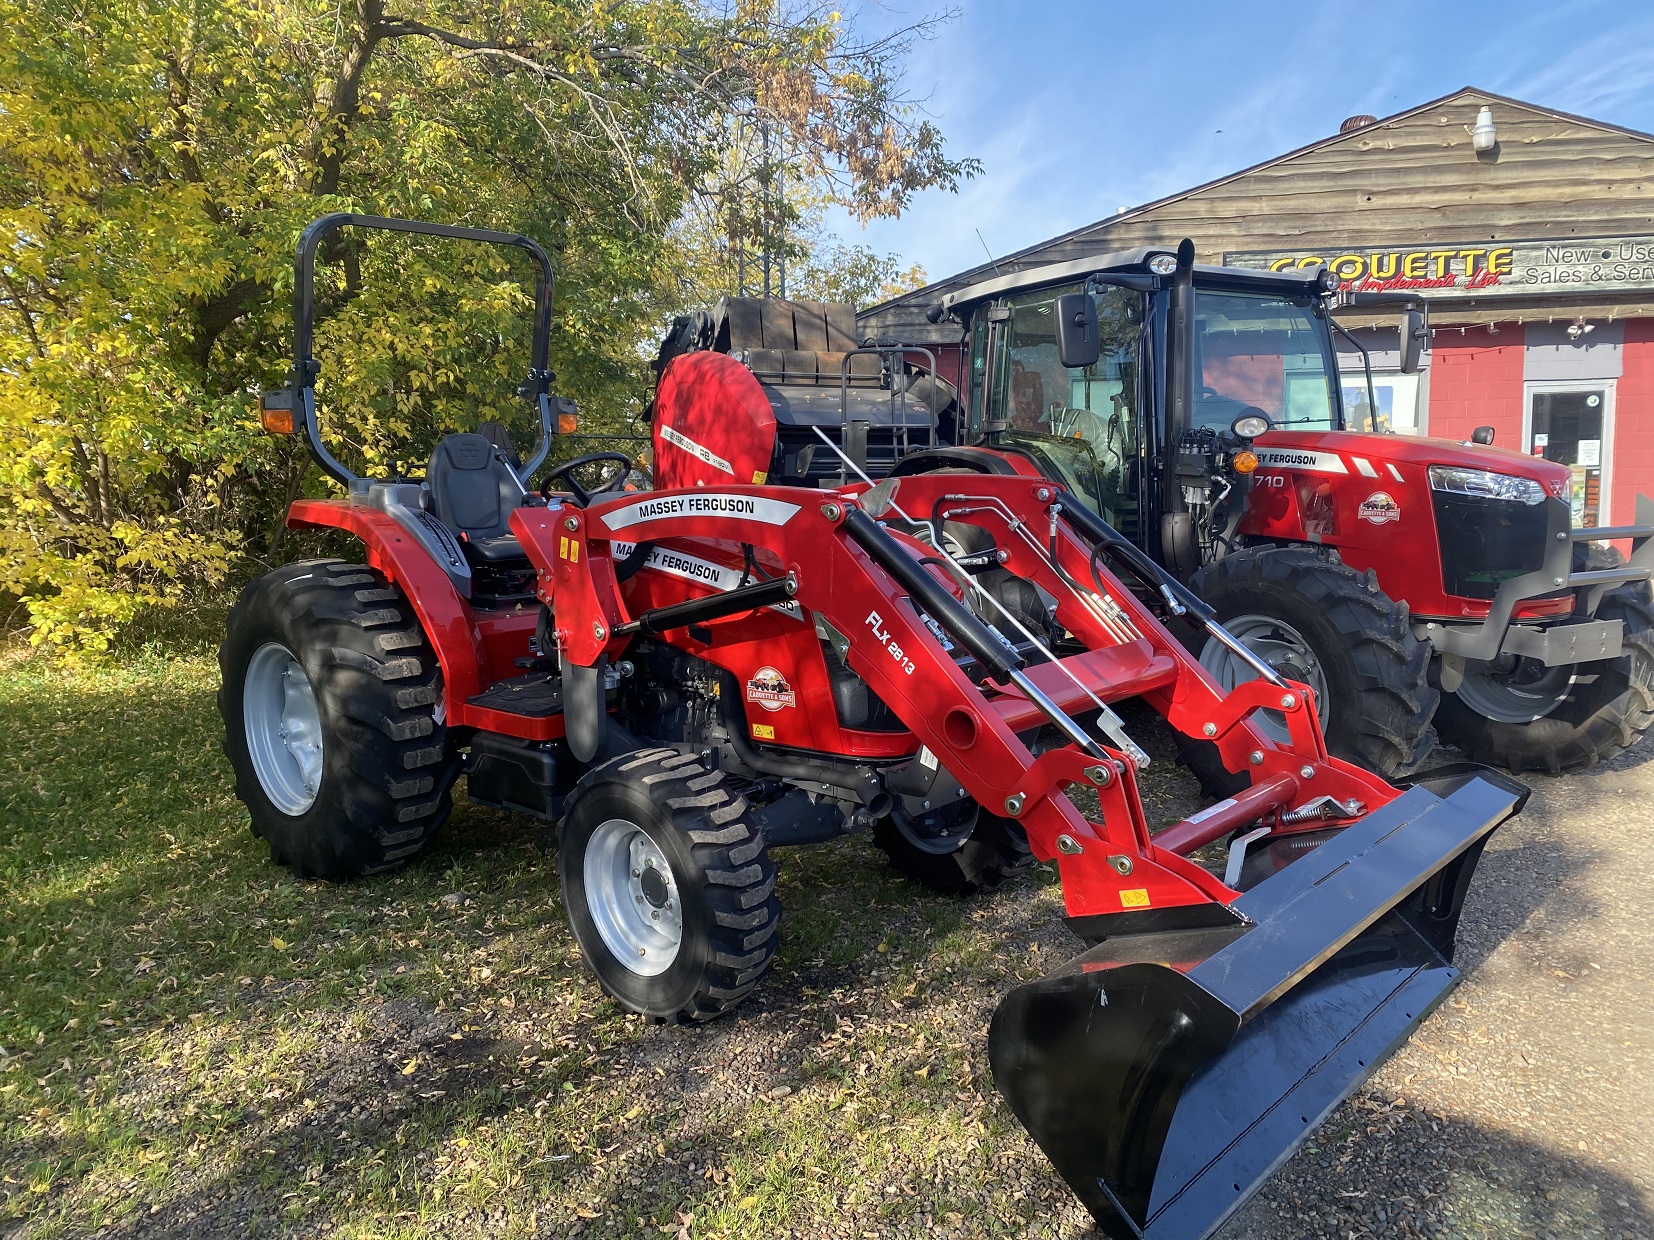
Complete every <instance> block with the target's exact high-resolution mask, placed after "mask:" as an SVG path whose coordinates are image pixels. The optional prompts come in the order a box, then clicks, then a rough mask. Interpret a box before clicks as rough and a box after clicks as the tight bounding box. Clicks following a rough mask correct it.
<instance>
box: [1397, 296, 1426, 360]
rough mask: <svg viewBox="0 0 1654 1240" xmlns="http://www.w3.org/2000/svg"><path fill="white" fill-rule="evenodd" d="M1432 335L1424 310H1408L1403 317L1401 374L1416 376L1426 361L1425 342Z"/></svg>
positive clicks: (1403, 313)
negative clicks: (1426, 322)
mask: <svg viewBox="0 0 1654 1240" xmlns="http://www.w3.org/2000/svg"><path fill="white" fill-rule="evenodd" d="M1429 334H1430V329H1429V328H1428V327H1426V326H1425V322H1424V312H1423V311H1422V310H1406V311H1403V312H1402V316H1401V373H1402V374H1404V375H1416V374H1418V372H1419V363H1420V362H1422V361H1423V360H1424V341H1425V337H1427V336H1428V335H1429Z"/></svg>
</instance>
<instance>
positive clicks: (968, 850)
mask: <svg viewBox="0 0 1654 1240" xmlns="http://www.w3.org/2000/svg"><path fill="white" fill-rule="evenodd" d="M959 804H960V806H961V807H962V808H963V809H964V810H966V811H974V815H972V816H969V817H965V818H962V819H961V818H959V817H957V816H953V821H952V822H951V825H949V824H948V823H945V822H941V821H940V820H941V818H942V815H941V814H938V815H935V816H934V817H936V818H937V819H938V821H937V822H931V821H929V818H930V817H931V816H927V818H926V819H925V820H922V821H919V822H915V821H913V820H912V819H909V818H907V817H906V816H905V815H903V814H902V812H901V811H900V810H896V811H894V812H892V813H891V814H890V815H888V816H887V817H884V818H881V819H880V820H879V821H878V822H877V823H876V824H874V827H873V843H875V844H876V845H878V847H879V848H880V849H882V850H883V852H884V854H885V856H887V857H888V858H890V864H891V867H892V868H893V869H895V870H896V871H897V872H899V873H901V874H903V875H906V876H907V877H908V878H911V879H912V880H913V881H914V882H916V883H918V884H920V885H921V886H924V887H929V888H930V889H931V890H932V891H939V892H941V893H943V894H944V895H950V896H967V895H974V894H976V893H977V892H979V891H992V890H993V889H994V888H995V887H998V886H999V885H1000V884H1001V883H1003V882H1005V881H1006V880H1007V879H1009V878H1014V877H1016V876H1017V875H1018V874H1022V873H1025V872H1027V870H1029V869H1030V868H1031V867H1032V866H1033V864H1034V854H1033V852H1032V851H1031V850H1030V849H1029V847H1028V835H1027V833H1026V832H1025V831H1024V830H1023V829H1022V824H1021V823H1018V822H1015V821H1014V820H1012V819H1010V818H1001V817H1000V816H999V815H997V814H990V813H989V812H988V811H987V810H985V809H979V808H977V806H975V805H974V804H973V803H971V802H970V801H963V802H960V803H959Z"/></svg>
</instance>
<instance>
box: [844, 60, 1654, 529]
mask: <svg viewBox="0 0 1654 1240" xmlns="http://www.w3.org/2000/svg"><path fill="white" fill-rule="evenodd" d="M1185 237H1187V238H1189V239H1191V240H1192V241H1193V242H1194V244H1195V258H1196V261H1197V262H1199V263H1210V264H1217V263H1222V264H1227V265H1229V266H1237V267H1256V268H1264V269H1273V270H1281V269H1285V268H1289V267H1313V266H1317V265H1321V264H1325V265H1326V266H1327V267H1329V268H1330V269H1331V270H1332V272H1333V273H1334V274H1335V275H1337V276H1338V277H1339V278H1340V280H1341V281H1342V282H1343V286H1344V287H1345V288H1347V289H1351V290H1356V291H1394V290H1407V291H1412V292H1416V293H1418V294H1419V295H1420V296H1422V297H1423V298H1424V299H1425V300H1426V302H1427V303H1428V308H1429V315H1430V324H1431V333H1430V342H1429V347H1428V349H1427V351H1426V353H1425V358H1424V365H1423V367H1422V369H1421V370H1420V371H1419V372H1418V373H1417V374H1403V373H1401V371H1400V369H1399V367H1398V361H1399V349H1398V332H1397V328H1396V319H1395V317H1394V315H1393V314H1389V315H1385V314H1380V313H1378V312H1369V313H1368V315H1367V316H1366V317H1365V318H1363V317H1361V316H1359V315H1352V314H1351V313H1349V312H1346V313H1344V314H1341V315H1340V321H1341V322H1343V323H1344V324H1345V325H1346V326H1348V327H1350V328H1351V329H1352V334H1354V335H1355V336H1356V337H1357V338H1358V339H1360V340H1361V341H1362V343H1363V344H1364V345H1365V346H1366V348H1367V351H1368V356H1369V357H1370V359H1371V363H1372V366H1373V397H1374V399H1375V400H1376V403H1377V409H1376V417H1377V420H1378V421H1379V423H1380V425H1384V424H1387V425H1388V426H1389V427H1390V428H1391V429H1393V430H1396V431H1398V432H1401V433H1405V434H1420V435H1434V436H1439V437H1442V438H1450V439H1459V440H1463V439H1468V438H1470V436H1471V434H1472V431H1473V430H1474V429H1475V428H1476V427H1480V426H1491V427H1492V428H1493V432H1494V442H1495V443H1496V444H1497V445H1499V446H1501V447H1508V448H1515V449H1518V450H1520V451H1524V452H1530V453H1533V454H1535V455H1542V456H1545V457H1547V458H1549V459H1550V460H1553V461H1559V462H1563V463H1566V464H1568V465H1569V466H1571V467H1572V468H1573V471H1574V494H1573V506H1574V510H1575V519H1576V521H1578V522H1579V523H1580V524H1584V525H1621V524H1628V523H1630V522H1631V521H1632V520H1633V511H1634V508H1635V500H1636V496H1637V494H1638V492H1639V491H1640V492H1643V493H1647V494H1651V495H1654V136H1651V135H1649V134H1644V133H1638V132H1636V131H1634V130H1629V129H1623V128H1620V127H1618V126H1615V125H1610V124H1607V123H1605V122H1602V121H1596V120H1591V119H1588V118H1585V117H1580V116H1572V115H1569V114H1567V113H1563V112H1557V111H1554V110H1552V109H1549V108H1545V107H1542V106H1540V105H1538V104H1532V103H1524V102H1522V101H1520V100H1516V99H1507V98H1505V97H1503V96H1500V95H1494V94H1490V93H1489V92H1487V91H1482V90H1475V89H1471V88H1468V87H1467V88H1466V89H1464V90H1460V91H1457V92H1455V93H1453V94H1451V95H1448V96H1447V97H1445V98H1442V99H1438V100H1435V101H1433V102H1431V103H1427V104H1423V105H1421V106H1419V107H1416V108H1411V109H1409V110H1407V111H1405V112H1401V113H1398V114H1396V115H1395V116H1390V117H1386V118H1383V119H1377V118H1374V117H1370V116H1354V117H1350V118H1349V119H1348V120H1346V121H1345V122H1344V123H1343V124H1342V125H1341V126H1340V127H1339V131H1338V132H1337V133H1336V134H1334V135H1333V136H1331V137H1328V138H1325V139H1323V140H1321V141H1319V142H1315V143H1312V144H1310V145H1309V146H1306V147H1302V148H1301V149H1299V150H1296V151H1291V152H1288V153H1287V154H1284V155H1281V156H1278V157H1277V158H1275V159H1271V160H1268V161H1266V162H1264V163H1261V164H1258V165H1256V166H1255V167H1251V168H1247V169H1244V170H1242V171H1240V172H1236V173H1234V174H1232V175H1230V176H1225V177H1222V178H1219V179H1218V180H1215V181H1211V182H1208V183H1207V184H1205V185H1199V186H1196V187H1195V188H1193V189H1189V190H1185V191H1183V192H1181V193H1178V194H1173V195H1171V196H1170V197H1167V198H1163V199H1161V200H1159V201H1157V202H1151V203H1148V204H1146V205H1144V206H1140V207H1136V208H1132V209H1129V210H1122V211H1120V212H1118V213H1116V214H1115V215H1112V216H1110V217H1109V218H1107V219H1104V220H1100V221H1099V222H1097V223H1095V224H1091V225H1088V226H1087V227H1084V228H1081V229H1077V230H1075V231H1074V232H1071V233H1067V234H1065V235H1063V236H1060V237H1055V238H1053V239H1051V240H1049V241H1045V242H1042V243H1040V244H1039V245H1035V246H1032V247H1030V248H1028V249H1025V250H1022V251H1020V252H1019V253H1016V254H1012V255H1009V256H1007V257H1004V258H1000V259H997V260H996V261H995V262H994V263H993V264H992V265H990V264H983V265H982V266H980V267H977V268H974V269H972V270H970V271H965V272H961V273H960V274H958V275H956V276H953V277H951V278H949V279H946V280H942V281H938V282H936V283H934V284H931V285H929V286H927V287H926V288H923V289H919V290H917V291H915V292H913V293H909V294H907V295H905V296H903V297H900V298H897V299H896V300H894V301H890V302H887V303H885V304H884V305H881V306H877V307H874V308H873V309H872V310H870V311H868V312H866V313H864V314H863V315H862V316H860V324H861V329H862V331H863V333H864V334H866V335H868V336H873V337H878V338H882V339H900V340H904V341H908V342H911V343H915V344H917V343H927V344H929V345H930V346H931V347H932V348H933V349H934V350H935V351H936V353H937V355H938V358H939V361H940V363H941V364H942V365H943V367H944V368H949V369H951V368H952V367H954V366H957V365H958V362H959V346H960V341H959V328H958V325H957V324H953V323H947V322H944V323H940V324H931V323H929V322H928V321H927V320H926V317H925V311H926V310H927V309H928V308H929V307H930V306H931V305H932V304H933V303H934V302H935V301H936V300H937V299H938V298H939V297H941V296H942V295H943V294H944V293H948V292H951V291H953V290H956V289H961V288H964V287H966V286H968V285H971V284H974V283H977V282H978V281H981V280H984V279H988V278H991V277H992V276H993V275H994V274H995V273H996V271H997V272H998V273H999V274H1005V273H1007V272H1009V271H1014V270H1019V269H1023V268H1027V267H1035V266H1042V265H1044V264H1046V263H1054V262H1063V261H1068V260H1072V259H1077V258H1082V257H1086V256H1090V255H1098V254H1105V253H1110V252H1115V251H1122V250H1129V249H1133V248H1135V247H1138V246H1156V245H1164V246H1167V247H1168V248H1171V247H1175V246H1176V245H1177V243H1178V242H1179V241H1181V240H1182V239H1183V238H1185ZM1345 348H1346V349H1347V351H1346V352H1344V353H1342V354H1341V358H1340V361H1341V365H1342V367H1343V369H1344V372H1345V380H1346V387H1345V391H1346V402H1345V403H1346V407H1347V408H1351V409H1360V410H1362V411H1363V416H1365V415H1366V411H1367V410H1368V409H1369V408H1370V406H1369V404H1368V396H1367V385H1366V379H1365V376H1364V374H1363V363H1362V358H1361V355H1360V353H1359V352H1358V351H1356V350H1355V349H1353V348H1350V347H1348V346H1345Z"/></svg>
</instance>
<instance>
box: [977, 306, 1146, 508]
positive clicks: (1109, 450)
mask: <svg viewBox="0 0 1654 1240" xmlns="http://www.w3.org/2000/svg"><path fill="white" fill-rule="evenodd" d="M1080 289H1081V286H1080V285H1078V284H1074V285H1063V286H1059V287H1056V288H1044V289H1037V290H1034V291H1031V292H1027V293H1020V294H1016V295H1014V296H1010V297H1007V298H1005V299H1004V300H1003V301H1002V302H999V303H996V305H995V306H994V307H992V308H991V309H989V310H988V311H986V312H985V313H984V314H982V315H981V316H980V318H979V325H980V327H981V329H983V330H982V334H981V335H977V334H976V333H975V332H973V341H972V343H973V355H974V356H973V360H974V359H975V358H976V357H979V358H980V359H981V363H980V364H981V371H980V374H981V383H982V386H981V387H980V388H979V389H978V390H979V391H981V393H982V401H981V414H980V416H981V418H982V422H981V425H983V426H984V427H985V428H987V429H989V430H990V431H991V433H992V439H993V442H995V443H997V444H999V445H1001V446H1003V447H1007V448H1014V449H1016V450H1018V451H1020V452H1023V453H1025V454H1026V455H1028V456H1030V457H1032V458H1033V459H1034V460H1035V461H1036V462H1037V463H1038V464H1039V465H1040V468H1041V470H1042V472H1045V473H1047V474H1049V475H1051V476H1052V477H1055V478H1058V479H1060V480H1061V481H1062V482H1063V483H1064V484H1065V485H1067V486H1068V488H1069V489H1070V490H1072V491H1073V492H1074V493H1075V494H1076V495H1078V496H1079V497H1080V498H1081V499H1083V500H1084V501H1085V502H1086V503H1087V504H1089V505H1091V506H1092V507H1093V508H1094V509H1095V510H1096V511H1097V512H1098V513H1099V515H1101V516H1102V518H1103V519H1104V520H1105V521H1107V522H1108V523H1109V524H1110V525H1112V526H1114V527H1115V528H1116V529H1118V530H1119V531H1120V532H1121V533H1122V534H1124V535H1126V537H1128V538H1131V539H1132V540H1133V541H1137V537H1138V526H1139V524H1140V520H1139V510H1140V506H1141V496H1140V491H1141V487H1142V482H1143V477H1144V470H1143V467H1142V460H1143V447H1144V445H1143V412H1144V411H1143V409H1142V406H1141V402H1140V397H1141V393H1142V391H1143V385H1142V381H1141V374H1140V370H1141V360H1142V334H1143V328H1142V324H1143V297H1142V294H1140V293H1137V292H1134V291H1132V290H1130V289H1125V288H1119V287H1115V286H1112V285H1105V286H1103V287H1102V288H1101V289H1100V290H1098V291H1096V292H1095V293H1094V294H1093V296H1095V297H1096V299H1097V321H1098V327H1099V332H1100V335H1101V338H1102V352H1101V355H1100V356H1099V358H1098V360H1097V362H1096V364H1095V365H1092V366H1087V367H1083V368H1080V367H1076V368H1073V369H1070V368H1068V367H1065V366H1063V364H1062V362H1061V359H1060V358H1059V357H1058V354H1057V339H1056V330H1055V327H1054V326H1053V321H1052V303H1053V302H1054V301H1055V300H1056V298H1058V297H1060V296H1062V295H1064V294H1066V293H1077V292H1079V291H1080ZM979 342H980V343H979Z"/></svg>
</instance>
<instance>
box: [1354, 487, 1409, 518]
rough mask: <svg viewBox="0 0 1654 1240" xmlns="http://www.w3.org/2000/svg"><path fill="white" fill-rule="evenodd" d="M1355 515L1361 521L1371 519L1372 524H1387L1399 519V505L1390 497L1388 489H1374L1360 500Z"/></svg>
mask: <svg viewBox="0 0 1654 1240" xmlns="http://www.w3.org/2000/svg"><path fill="white" fill-rule="evenodd" d="M1355 515H1356V516H1358V517H1360V518H1361V519H1362V520H1363V521H1371V522H1372V523H1373V524H1374V525H1388V524H1389V523H1390V522H1391V521H1399V520H1401V505H1400V504H1398V503H1396V501H1395V500H1394V499H1393V498H1392V497H1391V495H1390V493H1389V492H1388V491H1374V492H1373V493H1372V494H1371V495H1369V496H1367V498H1366V499H1364V500H1362V501H1361V507H1359V508H1357V509H1356V511H1355Z"/></svg>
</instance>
